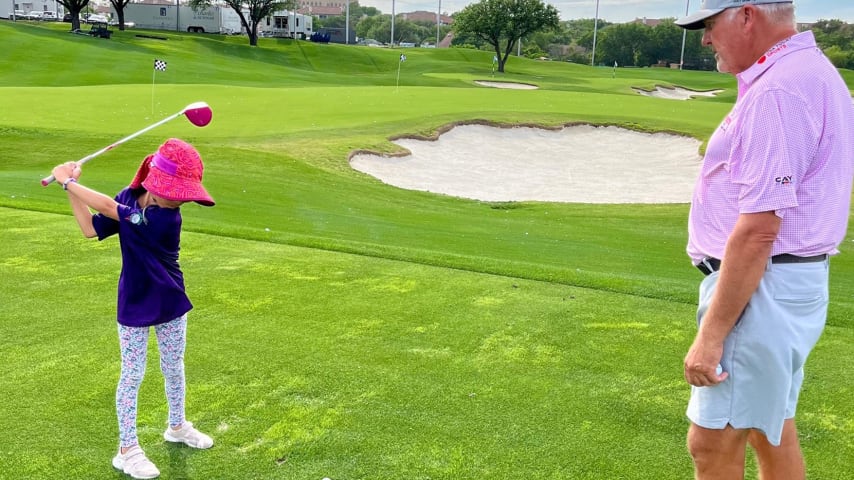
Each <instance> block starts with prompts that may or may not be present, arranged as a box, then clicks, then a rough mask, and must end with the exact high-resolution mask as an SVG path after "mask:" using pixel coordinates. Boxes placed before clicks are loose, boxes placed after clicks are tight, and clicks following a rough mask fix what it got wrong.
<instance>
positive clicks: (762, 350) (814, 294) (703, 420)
mask: <svg viewBox="0 0 854 480" xmlns="http://www.w3.org/2000/svg"><path fill="white" fill-rule="evenodd" d="M718 277H719V272H714V273H712V274H710V275H708V276H707V277H706V278H705V279H704V280H703V282H702V283H701V284H700V301H699V308H698V309H697V323H698V324H699V323H700V322H702V318H703V314H704V313H705V312H706V310H707V309H708V308H709V302H711V299H712V294H713V293H714V291H715V286H716V285H717V282H718ZM827 303H828V262H827V261H826V260H825V261H823V262H815V263H791V264H789V263H787V264H774V265H772V264H771V263H770V261H769V263H768V266H767V267H766V269H765V274H764V276H763V277H762V281H761V282H760V284H759V288H758V289H757V290H756V292H755V293H754V294H753V296H752V297H751V299H750V302H749V303H748V305H747V308H745V310H744V312H743V313H742V315H741V318H739V320H738V322H737V323H736V325H735V327H734V328H733V329H732V331H731V332H730V334H729V335H728V336H727V338H726V341H725V343H724V352H723V358H722V359H721V369H722V370H723V371H725V372H728V373H729V377H727V379H726V380H725V381H723V382H722V383H720V384H718V385H715V386H713V387H691V399H690V401H689V402H688V411H687V415H688V418H689V419H690V420H691V421H692V422H693V423H695V424H696V425H699V426H701V427H705V428H710V429H723V428H725V427H726V426H727V425H732V426H733V427H734V428H737V429H746V428H752V429H756V430H760V431H762V432H763V433H764V434H765V436H766V437H767V438H768V441H769V442H770V443H771V444H772V445H775V446H779V445H780V439H781V436H782V433H783V423H784V421H785V420H786V419H789V418H794V416H795V409H796V407H797V404H798V394H799V393H800V390H801V384H802V383H803V379H804V368H803V367H804V363H805V362H806V359H807V356H808V355H809V353H810V351H811V350H812V348H813V347H814V346H815V344H816V342H817V341H818V339H819V337H820V336H821V332H822V330H823V329H824V324H825V321H826V319H827Z"/></svg>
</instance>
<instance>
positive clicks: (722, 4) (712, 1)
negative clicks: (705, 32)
mask: <svg viewBox="0 0 854 480" xmlns="http://www.w3.org/2000/svg"><path fill="white" fill-rule="evenodd" d="M763 3H793V0H703V3H701V4H700V10H697V11H696V12H694V13H692V14H691V15H688V16H687V17H685V18H680V19H679V20H676V25H679V26H680V27H682V28H684V29H686V30H699V29H701V28H703V27H704V26H705V24H704V23H703V22H704V21H705V20H706V19H707V18H709V17H713V16H715V15H717V14H719V13H721V12H723V11H724V10H726V9H727V8H737V7H741V6H744V5H760V4H763Z"/></svg>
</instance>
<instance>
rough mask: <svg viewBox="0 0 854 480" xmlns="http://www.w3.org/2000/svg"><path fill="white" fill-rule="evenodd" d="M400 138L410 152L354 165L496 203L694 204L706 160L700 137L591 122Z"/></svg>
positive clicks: (470, 128)
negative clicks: (553, 128) (693, 195)
mask: <svg viewBox="0 0 854 480" xmlns="http://www.w3.org/2000/svg"><path fill="white" fill-rule="evenodd" d="M394 143H395V144H397V145H400V146H401V147H403V148H406V149H407V150H409V151H410V152H411V154H410V155H407V156H402V157H384V156H380V155H371V154H357V155H354V156H353V157H352V158H351V159H350V164H351V166H352V167H353V168H354V169H356V170H358V171H360V172H364V173H367V174H369V175H372V176H374V177H376V178H378V179H380V180H381V181H383V182H384V183H387V184H390V185H394V186H397V187H400V188H405V189H410V190H421V191H428V192H434V193H442V194H446V195H452V196H456V197H463V198H471V199H475V200H482V201H496V202H497V201H524V200H538V201H549V202H581V203H687V202H689V201H690V200H691V191H692V190H693V186H694V181H695V179H696V176H697V173H698V172H699V167H700V162H701V157H700V156H699V153H698V149H699V147H700V142H699V141H698V140H695V139H693V138H689V137H682V136H677V135H671V134H663V133H657V134H646V133H639V132H635V131H631V130H626V129H621V128H617V127H593V126H589V125H585V126H573V127H567V128H564V129H561V130H557V131H551V130H544V129H537V128H529V127H516V128H496V127H489V126H483V125H464V126H458V127H455V128H453V129H451V130H450V131H448V132H447V133H445V134H443V135H441V136H440V137H439V140H437V141H424V140H414V139H400V140H395V141H394Z"/></svg>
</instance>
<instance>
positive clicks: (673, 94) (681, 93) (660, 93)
mask: <svg viewBox="0 0 854 480" xmlns="http://www.w3.org/2000/svg"><path fill="white" fill-rule="evenodd" d="M634 91H636V92H638V93H640V94H641V95H644V96H647V97H655V98H666V99H668V100H690V99H691V98H693V97H714V96H716V95H717V94H719V93H722V92H723V90H710V91H706V92H698V91H696V90H688V89H685V88H682V87H673V88H667V87H661V86H656V87H655V90H653V91H647V90H644V89H642V88H635V89H634Z"/></svg>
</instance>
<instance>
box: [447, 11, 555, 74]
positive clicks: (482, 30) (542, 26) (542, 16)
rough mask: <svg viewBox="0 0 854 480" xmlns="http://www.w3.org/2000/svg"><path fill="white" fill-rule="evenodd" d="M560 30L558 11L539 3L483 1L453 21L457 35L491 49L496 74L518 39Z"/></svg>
mask: <svg viewBox="0 0 854 480" xmlns="http://www.w3.org/2000/svg"><path fill="white" fill-rule="evenodd" d="M559 26H560V18H559V16H558V12H557V9H556V8H555V7H553V6H552V5H546V4H544V3H543V2H542V0H482V1H481V2H479V3H474V4H471V5H469V6H467V7H466V8H464V9H463V10H462V11H461V12H459V13H457V15H456V16H455V17H454V31H455V32H456V33H458V34H460V35H472V36H475V37H477V38H479V39H481V40H483V41H484V42H486V43H488V44H490V45H492V47H493V49H494V50H495V56H496V58H497V59H498V71H499V72H504V64H505V63H506V62H507V58H508V57H510V52H512V51H513V46H514V45H516V42H518V41H519V39H521V38H522V37H525V36H527V35H530V34H532V33H535V32H539V31H542V30H557V29H558V27H559Z"/></svg>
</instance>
